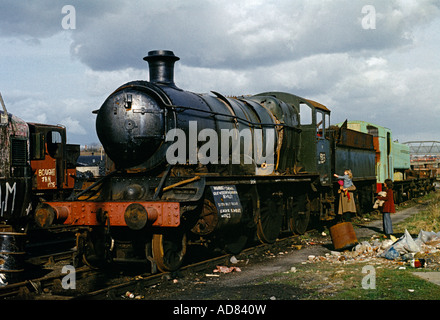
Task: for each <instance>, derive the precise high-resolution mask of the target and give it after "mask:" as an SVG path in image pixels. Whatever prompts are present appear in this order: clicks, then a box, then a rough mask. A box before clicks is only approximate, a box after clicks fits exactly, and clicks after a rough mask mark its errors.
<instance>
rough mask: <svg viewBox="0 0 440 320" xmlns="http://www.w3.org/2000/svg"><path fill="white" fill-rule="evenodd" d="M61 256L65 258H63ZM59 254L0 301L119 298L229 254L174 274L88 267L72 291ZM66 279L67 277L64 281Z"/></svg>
mask: <svg viewBox="0 0 440 320" xmlns="http://www.w3.org/2000/svg"><path fill="white" fill-rule="evenodd" d="M297 242H298V236H296V235H291V236H287V237H283V238H281V239H278V240H277V241H276V242H275V243H274V244H259V245H255V246H252V247H250V248H247V249H245V250H243V252H241V253H240V255H241V256H243V255H244V256H252V255H256V254H257V253H258V252H265V251H268V250H270V248H272V247H274V246H277V247H283V246H288V244H289V243H297ZM63 254H64V255H65V256H64V258H62V256H63ZM69 254H70V255H71V254H72V253H67V252H66V253H60V254H59V255H58V256H57V257H51V256H49V257H39V259H41V261H48V262H49V264H52V267H51V272H50V273H49V274H47V275H45V276H42V277H38V278H35V279H30V280H25V281H22V282H19V283H14V284H10V285H7V286H4V287H0V299H11V300H12V299H20V300H21V299H22V300H89V299H92V300H93V299H99V300H102V299H118V298H120V297H121V296H123V295H124V294H125V293H126V292H132V291H140V290H141V289H142V288H147V287H151V286H154V285H157V284H159V283H160V282H162V281H167V280H169V279H175V278H176V277H182V276H185V275H186V274H189V273H195V272H202V271H205V272H207V273H211V272H212V269H213V268H215V267H216V266H217V265H228V264H230V262H229V261H230V259H231V257H232V256H233V255H232V254H221V255H218V256H215V257H212V258H209V259H206V260H203V261H198V262H194V263H190V264H188V265H186V266H184V267H182V268H180V269H179V270H178V271H175V272H161V273H156V274H151V273H145V272H142V271H139V269H138V268H133V269H131V270H129V271H127V270H125V269H123V268H120V267H119V266H116V267H112V268H109V269H105V270H96V269H92V268H90V267H88V266H83V267H80V268H75V269H74V281H75V288H74V289H72V288H66V289H65V288H63V282H64V283H67V284H68V286H70V285H71V283H69V281H70V280H72V279H73V278H70V280H66V279H67V278H69V277H71V276H72V274H71V273H70V272H67V273H66V272H64V273H63V272H62V268H63V266H65V265H69V264H70V260H69V259H66V258H67V256H66V255H69ZM66 277H67V278H66Z"/></svg>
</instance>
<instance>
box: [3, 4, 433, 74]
mask: <svg viewBox="0 0 440 320" xmlns="http://www.w3.org/2000/svg"><path fill="white" fill-rule="evenodd" d="M66 4H67V3H65V2H64V1H53V0H40V1H14V0H4V1H2V2H1V3H0V31H1V35H2V36H19V37H24V38H26V39H27V40H28V41H29V39H31V40H32V39H38V38H43V37H49V36H51V35H53V34H55V33H57V32H60V31H62V27H61V20H62V18H63V15H62V13H61V9H62V7H63V6H64V5H66ZM68 4H70V5H73V6H74V7H75V9H76V29H75V30H72V31H71V32H72V39H73V44H72V48H71V52H72V55H73V56H75V57H76V58H77V59H79V60H80V61H81V62H83V63H84V64H86V65H87V66H89V67H90V68H92V69H93V70H101V71H102V70H120V69H124V68H127V67H133V68H145V64H144V62H143V61H142V57H144V56H145V55H146V54H147V52H148V51H149V50H153V49H159V48H160V49H171V50H174V51H175V52H176V54H178V55H179V56H181V57H182V62H183V63H185V64H187V65H189V66H197V67H208V68H218V69H222V68H226V69H237V68H239V69H248V68H253V67H255V66H268V65H274V64H277V63H280V62H284V61H289V60H298V59H301V58H304V57H307V56H310V55H315V54H322V53H340V52H350V53H351V54H370V53H371V52H375V51H381V50H389V49H393V48H398V47H402V46H405V45H410V44H411V43H412V41H413V40H412V37H411V33H412V31H413V29H414V28H417V26H419V25H421V24H425V23H428V22H429V21H430V20H432V18H433V17H434V16H435V15H436V14H438V12H439V3H438V1H436V0H421V1H417V2H415V3H410V2H409V1H398V0H391V1H379V0H374V1H369V2H368V4H370V5H373V6H374V8H375V10H376V29H375V30H365V29H363V28H362V19H364V18H365V16H366V13H363V12H362V9H363V7H364V6H365V5H367V4H366V2H365V1H363V0H356V1H347V2H341V1H322V0H315V1H313V0H308V1H292V0H286V1H250V2H244V1H218V0H211V1H208V0H191V1H177V0H168V1H164V0H149V1H132V0H131V1H129V0H120V1H116V0H115V1H104V0H102V1H80V0H73V1H68Z"/></svg>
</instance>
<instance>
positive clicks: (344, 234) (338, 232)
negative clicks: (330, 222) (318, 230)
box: [329, 222, 358, 250]
mask: <svg viewBox="0 0 440 320" xmlns="http://www.w3.org/2000/svg"><path fill="white" fill-rule="evenodd" d="M329 231H330V237H331V238H332V242H333V247H334V248H335V250H346V249H350V248H351V247H353V246H355V245H356V244H357V243H358V241H357V238H356V233H355V232H354V228H353V225H352V224H351V223H350V222H342V223H338V224H335V225H334V226H332V227H330V229H329Z"/></svg>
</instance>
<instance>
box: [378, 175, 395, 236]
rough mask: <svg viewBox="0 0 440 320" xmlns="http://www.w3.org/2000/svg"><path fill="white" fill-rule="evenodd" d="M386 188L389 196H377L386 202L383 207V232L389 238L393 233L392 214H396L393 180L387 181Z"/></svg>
mask: <svg viewBox="0 0 440 320" xmlns="http://www.w3.org/2000/svg"><path fill="white" fill-rule="evenodd" d="M385 187H386V192H387V195H386V196H385V197H381V196H377V199H379V200H384V201H385V202H384V204H383V206H382V213H383V232H384V233H385V235H386V236H387V237H389V236H390V234H392V233H393V225H392V222H391V216H390V213H395V212H396V207H395V206H394V192H393V181H391V179H386V180H385Z"/></svg>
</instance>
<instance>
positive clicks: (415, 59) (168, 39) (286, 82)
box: [0, 0, 440, 145]
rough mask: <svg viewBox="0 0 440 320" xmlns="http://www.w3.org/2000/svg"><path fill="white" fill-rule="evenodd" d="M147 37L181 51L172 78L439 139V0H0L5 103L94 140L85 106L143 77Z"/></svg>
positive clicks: (408, 137)
mask: <svg viewBox="0 0 440 320" xmlns="http://www.w3.org/2000/svg"><path fill="white" fill-rule="evenodd" d="M66 6H68V7H66ZM63 8H64V9H63ZM155 49H168V50H173V51H174V53H175V54H176V55H177V56H179V57H180V58H181V60H180V61H179V62H177V63H176V71H175V82H176V85H177V86H179V87H180V88H183V89H186V90H189V91H193V92H209V91H211V90H213V91H217V92H221V93H223V94H225V95H241V94H256V93H259V92H263V91H287V92H291V93H294V94H296V95H300V96H303V97H306V98H309V99H313V100H316V101H319V102H320V103H322V104H324V105H326V106H327V107H329V108H330V109H331V110H332V116H331V117H332V123H337V122H342V121H344V120H345V119H349V120H366V121H369V122H373V123H376V124H378V125H382V126H385V127H388V128H390V129H391V130H393V137H394V139H398V140H399V141H400V142H406V141H414V140H417V141H420V140H440V131H439V118H440V1H439V0H334V1H328V0H261V1H259V0H240V1H227V0H179V1H177V0H143V1H133V0H91V1H80V0H32V1H31V0H29V1H28V0H21V1H17V0H1V2H0V68H1V69H0V70H1V77H0V91H1V93H2V95H3V98H4V100H5V103H6V106H7V109H8V111H9V112H10V113H13V114H15V115H17V116H19V117H20V118H22V119H24V120H26V121H29V122H42V123H50V124H63V125H65V126H66V127H67V129H68V140H69V143H79V144H82V145H85V144H92V143H98V138H97V136H96V133H95V117H96V116H95V115H93V114H92V111H93V110H96V109H98V108H99V107H100V106H101V104H102V103H103V101H104V100H105V99H106V97H107V96H108V95H109V94H110V93H111V92H112V91H113V90H114V89H116V88H117V87H118V86H120V85H121V84H123V83H125V82H127V81H131V80H140V79H144V80H148V64H147V63H146V62H145V61H143V60H142V58H143V57H144V56H146V55H147V53H148V51H150V50H155Z"/></svg>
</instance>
